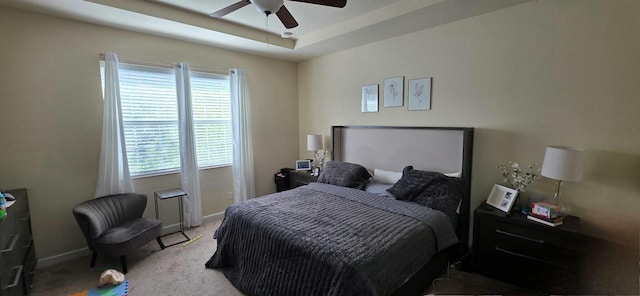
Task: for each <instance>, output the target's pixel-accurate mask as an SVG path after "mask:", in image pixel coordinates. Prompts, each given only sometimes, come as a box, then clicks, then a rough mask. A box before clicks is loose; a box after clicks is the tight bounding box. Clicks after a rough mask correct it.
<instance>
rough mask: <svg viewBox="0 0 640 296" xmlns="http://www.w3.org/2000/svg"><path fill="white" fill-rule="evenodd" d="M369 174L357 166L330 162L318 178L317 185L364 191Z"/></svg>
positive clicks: (334, 161)
mask: <svg viewBox="0 0 640 296" xmlns="http://www.w3.org/2000/svg"><path fill="white" fill-rule="evenodd" d="M370 178H371V174H369V171H367V169H366V168H364V167H363V166H361V165H359V164H355V163H349V162H342V161H336V160H330V161H328V162H327V164H326V165H325V168H324V170H323V171H322V173H320V176H319V177H318V183H326V184H331V185H336V186H342V187H350V188H356V189H364V188H365V186H366V185H367V183H368V182H369V179H370Z"/></svg>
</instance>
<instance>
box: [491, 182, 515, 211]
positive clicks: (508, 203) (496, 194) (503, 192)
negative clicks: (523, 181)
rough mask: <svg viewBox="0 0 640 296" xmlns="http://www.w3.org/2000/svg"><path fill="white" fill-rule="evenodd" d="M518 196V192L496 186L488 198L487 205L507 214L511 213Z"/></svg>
mask: <svg viewBox="0 0 640 296" xmlns="http://www.w3.org/2000/svg"><path fill="white" fill-rule="evenodd" d="M517 195H518V190H515V189H511V188H509V187H504V186H502V185H498V184H494V185H493V189H491V193H489V197H488V198H487V204H488V205H490V206H493V207H494V208H496V209H498V210H501V211H503V212H505V213H509V211H511V207H512V206H513V203H514V202H515V200H516V196H517Z"/></svg>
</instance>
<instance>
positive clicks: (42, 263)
mask: <svg viewBox="0 0 640 296" xmlns="http://www.w3.org/2000/svg"><path fill="white" fill-rule="evenodd" d="M223 217H224V212H219V213H213V214H211V215H206V216H203V217H202V221H210V220H216V219H222V218H223ZM178 230H180V224H179V223H176V224H171V225H167V226H164V227H162V233H163V234H165V233H171V232H175V231H178ZM89 255H91V251H90V250H89V248H82V249H77V250H73V251H70V252H66V253H62V254H58V255H53V256H50V257H47V258H41V259H38V264H37V265H36V269H41V268H46V267H50V266H53V265H56V264H58V263H62V262H66V261H69V260H73V259H76V258H80V257H84V256H89ZM87 264H89V263H87Z"/></svg>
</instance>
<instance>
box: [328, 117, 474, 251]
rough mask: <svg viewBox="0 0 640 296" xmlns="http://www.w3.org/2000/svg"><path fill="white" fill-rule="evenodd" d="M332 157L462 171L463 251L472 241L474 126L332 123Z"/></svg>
mask: <svg viewBox="0 0 640 296" xmlns="http://www.w3.org/2000/svg"><path fill="white" fill-rule="evenodd" d="M331 138H332V142H333V147H332V159H334V160H340V161H346V162H351V163H358V164H360V165H362V166H364V167H366V168H367V169H368V170H369V171H370V172H373V170H374V169H376V168H377V169H384V170H392V171H402V169H403V168H404V167H405V166H407V165H412V166H413V167H414V168H415V169H418V170H427V171H435V172H442V173H454V172H461V174H462V176H461V178H463V179H465V180H466V181H467V182H468V183H467V185H468V186H467V191H466V193H465V196H463V200H462V204H461V208H460V217H459V220H458V221H459V223H458V229H457V232H458V237H459V238H460V240H461V247H462V248H463V250H462V251H463V252H466V248H467V246H468V242H469V221H470V218H469V213H470V208H469V207H470V202H469V201H470V193H471V162H472V156H473V128H458V127H391V126H333V127H332V130H331Z"/></svg>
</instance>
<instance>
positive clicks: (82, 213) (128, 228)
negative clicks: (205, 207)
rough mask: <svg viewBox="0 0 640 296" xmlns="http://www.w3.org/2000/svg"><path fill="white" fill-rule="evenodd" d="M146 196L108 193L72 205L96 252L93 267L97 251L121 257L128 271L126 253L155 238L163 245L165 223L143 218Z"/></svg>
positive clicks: (94, 252)
mask: <svg viewBox="0 0 640 296" xmlns="http://www.w3.org/2000/svg"><path fill="white" fill-rule="evenodd" d="M146 206H147V196H146V195H144V194H137V193H125V194H115V195H108V196H104V197H100V198H96V199H92V200H88V201H85V202H83V203H81V204H79V205H77V206H75V207H74V208H73V216H74V217H75V218H76V221H78V225H79V226H80V229H81V230H82V233H83V234H84V237H85V239H86V240H87V245H88V246H89V250H91V251H92V252H93V255H92V256H91V265H90V267H94V266H95V263H96V257H97V256H98V253H100V254H101V255H106V256H113V257H120V262H121V263H122V273H127V258H126V254H127V253H129V252H130V251H132V250H134V249H137V248H139V247H141V246H142V245H144V244H146V243H147V242H149V241H151V240H153V239H154V238H155V239H156V240H157V241H158V244H159V245H160V248H162V249H164V245H163V244H162V241H160V239H159V236H160V235H161V234H162V223H161V222H160V220H157V219H147V218H143V217H142V214H143V213H144V209H145V208H146Z"/></svg>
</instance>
